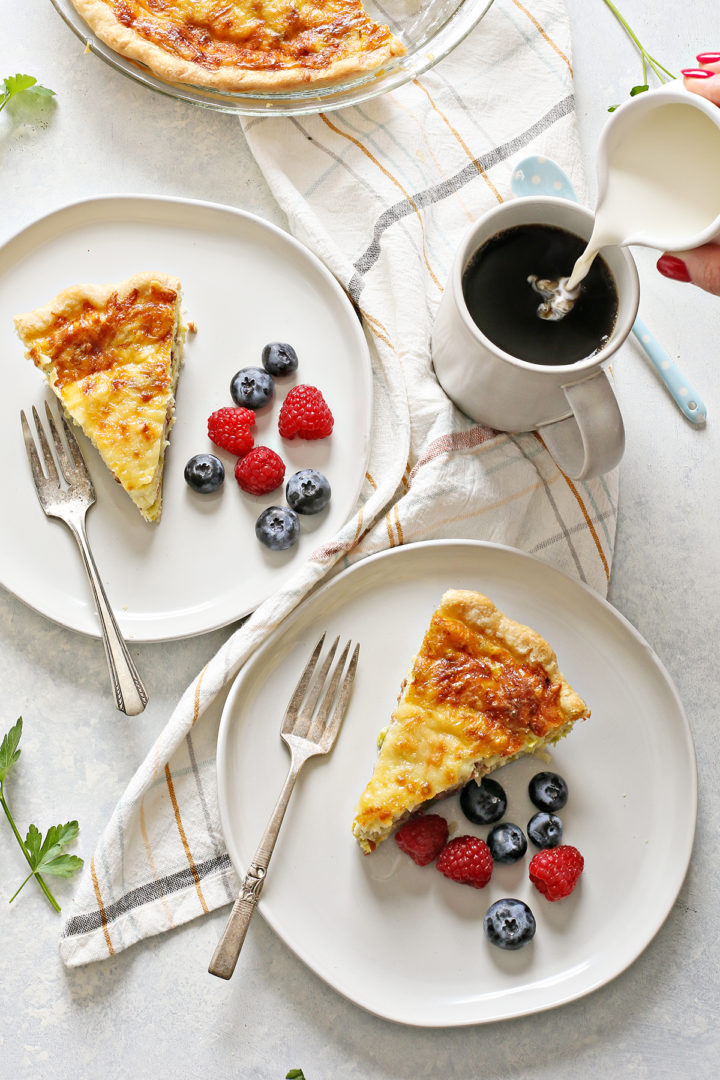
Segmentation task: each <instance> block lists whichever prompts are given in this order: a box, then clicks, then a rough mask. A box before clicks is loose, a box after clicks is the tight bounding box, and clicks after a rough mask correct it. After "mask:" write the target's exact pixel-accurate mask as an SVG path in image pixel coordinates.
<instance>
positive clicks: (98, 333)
mask: <svg viewBox="0 0 720 1080" xmlns="http://www.w3.org/2000/svg"><path fill="white" fill-rule="evenodd" d="M176 300H177V293H176V292H175V291H173V290H172V289H168V288H165V287H163V286H161V285H158V284H154V283H153V284H151V285H150V286H149V287H148V288H147V289H146V290H144V291H143V293H142V295H140V293H139V290H138V289H132V290H131V291H130V292H129V293H126V294H125V295H124V296H122V297H121V298H119V297H118V294H117V293H116V292H114V293H111V295H110V297H109V298H108V300H107V302H106V303H105V304H103V305H102V306H99V305H97V304H94V303H92V302H91V301H90V300H83V301H82V302H81V303H80V304H79V305H78V306H77V307H76V308H75V309H74V310H72V311H70V312H67V313H66V312H59V313H57V315H56V316H55V319H54V322H53V323H52V325H51V326H49V327H46V328H43V330H42V332H41V333H40V334H39V335H38V336H37V340H36V341H34V342H32V343H28V344H29V352H30V355H31V356H32V358H33V360H34V361H35V363H36V364H38V366H45V365H46V364H47V362H48V360H49V361H50V362H51V364H52V365H53V367H54V370H55V385H56V386H57V388H58V390H62V389H63V388H64V387H66V386H67V385H68V384H70V383H75V382H79V381H81V380H83V379H85V378H86V377H87V376H89V375H95V374H97V373H98V372H103V371H108V370H111V369H113V368H115V369H119V368H120V367H122V366H123V365H124V364H127V362H128V359H129V356H128V354H129V353H130V354H133V357H136V356H137V353H138V351H141V350H145V349H148V350H150V351H155V350H157V349H158V347H160V353H161V362H159V363H158V364H157V366H156V379H155V380H151V381H150V382H149V383H146V385H145V386H144V387H143V391H142V396H143V399H144V400H151V399H152V397H154V396H155V394H156V393H158V392H162V391H164V390H165V389H166V387H167V384H168V365H167V363H165V362H162V361H163V360H164V356H162V354H164V352H165V349H163V348H162V346H163V344H165V345H166V347H167V350H169V349H170V348H171V347H172V343H173V334H174V330H175V303H176ZM41 355H42V362H40V356H41Z"/></svg>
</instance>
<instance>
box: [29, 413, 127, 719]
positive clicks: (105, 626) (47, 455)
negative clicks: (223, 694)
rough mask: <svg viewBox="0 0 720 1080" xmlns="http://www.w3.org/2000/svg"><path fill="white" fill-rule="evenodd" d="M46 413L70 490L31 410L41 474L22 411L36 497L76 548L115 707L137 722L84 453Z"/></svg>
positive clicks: (66, 432)
mask: <svg viewBox="0 0 720 1080" xmlns="http://www.w3.org/2000/svg"><path fill="white" fill-rule="evenodd" d="M45 411H46V413H47V419H48V424H49V425H50V432H51V434H52V440H53V444H54V446H55V453H56V454H57V459H58V464H59V466H60V471H61V472H62V475H63V478H64V479H65V482H66V484H67V487H63V486H62V484H61V483H60V477H59V475H58V471H57V467H56V465H55V461H54V459H53V456H52V452H51V450H50V446H49V444H48V440H47V437H46V435H45V429H44V428H43V426H42V423H41V421H40V417H39V416H38V413H37V409H36V408H35V406H34V405H33V410H32V412H33V419H34V420H35V428H36V430H37V436H38V442H39V443H40V449H41V451H42V456H43V461H44V462H45V472H43V467H42V465H41V464H40V458H39V456H38V452H37V450H36V448H35V441H34V439H33V437H32V434H31V433H30V426H29V424H28V422H27V419H26V417H25V413H24V412H23V410H22V409H21V410H20V423H21V424H22V430H23V436H24V438H25V449H26V450H27V455H28V460H29V462H30V468H31V469H32V475H33V480H34V481H35V490H36V491H37V497H38V500H39V502H40V505H41V506H42V508H43V510H44V511H45V513H46V514H47V516H48V517H54V518H59V519H60V520H61V521H63V522H64V523H65V524H66V525H67V527H68V528H69V529H70V532H71V533H72V534H73V536H74V537H75V539H76V540H77V542H78V546H79V548H80V551H81V553H82V557H83V563H84V565H85V570H86V571H87V576H88V578H89V581H90V586H91V588H92V593H93V597H94V599H95V606H96V608H97V613H98V617H99V619H100V628H101V630H102V639H103V645H104V646H105V656H106V658H107V662H108V667H109V669H110V675H111V678H112V685H113V692H114V694H115V704H116V705H117V707H118V709H120V711H121V712H124V713H125V714H126V715H127V716H137V715H138V713H141V712H142V711H143V709H144V708H145V706H146V705H147V700H148V696H147V693H146V692H145V687H144V686H143V684H142V681H141V679H140V676H139V675H138V673H137V669H136V667H135V664H134V663H133V661H132V657H131V656H130V653H129V652H128V650H127V645H126V644H125V642H124V641H123V639H122V636H121V634H120V631H119V630H118V626H117V623H116V622H115V616H114V615H113V613H112V610H111V608H110V604H109V603H108V598H107V596H106V595H105V590H104V588H103V586H102V582H101V581H100V577H99V575H98V571H97V567H96V565H95V560H94V559H93V557H92V553H91V551H90V546H89V544H88V539H87V535H86V533H85V515H86V513H87V511H88V509H89V507H91V506H92V505H93V503H94V502H95V488H94V486H93V482H92V480H91V479H90V473H89V472H88V470H87V466H86V465H85V462H84V460H83V456H82V453H81V452H80V447H79V446H78V444H77V441H76V439H75V436H74V435H73V433H72V432H71V430H70V428H69V427H68V424H67V422H66V420H65V417H64V416H62V414H61V415H60V420H61V422H62V427H63V431H64V433H65V439H66V442H67V445H68V450H69V451H70V453H69V454H68V452H67V451H66V450H65V447H64V446H63V444H62V440H61V439H60V434H59V432H58V429H57V425H56V423H55V419H54V417H53V414H52V412H51V411H50V406H49V405H48V403H47V401H46V402H45ZM45 473H47V475H45Z"/></svg>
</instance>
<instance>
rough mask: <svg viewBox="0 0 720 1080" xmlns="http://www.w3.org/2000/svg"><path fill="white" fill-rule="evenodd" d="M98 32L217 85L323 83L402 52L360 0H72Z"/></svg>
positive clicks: (162, 68)
mask: <svg viewBox="0 0 720 1080" xmlns="http://www.w3.org/2000/svg"><path fill="white" fill-rule="evenodd" d="M73 3H74V5H75V7H76V8H77V10H78V11H79V12H80V14H81V15H82V16H83V18H84V19H85V20H86V22H87V23H88V24H89V25H90V26H91V27H92V28H93V30H95V32H96V33H97V34H98V36H99V37H100V38H101V39H102V40H103V41H105V42H106V43H107V44H109V45H110V46H111V47H112V48H114V49H116V50H117V51H118V52H121V53H123V54H125V55H127V56H130V57H131V58H133V59H136V60H141V61H142V62H143V63H145V64H147V65H148V67H150V68H151V70H152V71H154V72H155V73H156V74H158V75H159V76H160V77H161V78H168V79H172V80H174V81H179V82H194V83H196V84H198V85H207V86H215V87H217V88H222V89H229V90H232V89H260V90H262V89H274V88H284V87H289V86H293V85H298V84H302V83H315V84H318V83H327V82H332V81H335V80H337V79H340V78H344V77H346V76H350V75H353V74H359V73H362V72H363V71H365V70H367V69H370V68H373V67H377V66H379V65H380V64H381V63H383V62H384V61H385V60H387V59H389V58H390V57H391V56H393V55H397V54H401V53H403V52H404V51H405V49H404V47H403V45H402V44H401V42H400V41H399V40H398V39H397V38H396V37H395V36H394V35H393V34H392V33H391V31H390V30H389V29H388V27H387V26H380V25H378V24H377V23H375V22H374V21H373V20H372V19H371V18H370V17H369V16H368V15H367V13H366V12H365V10H364V9H363V6H362V3H361V0H231V2H227V3H226V2H219V0H73Z"/></svg>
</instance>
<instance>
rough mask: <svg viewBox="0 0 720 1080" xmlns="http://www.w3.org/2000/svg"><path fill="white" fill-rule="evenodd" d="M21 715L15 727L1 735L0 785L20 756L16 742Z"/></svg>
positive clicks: (20, 728) (19, 732) (20, 733)
mask: <svg viewBox="0 0 720 1080" xmlns="http://www.w3.org/2000/svg"><path fill="white" fill-rule="evenodd" d="M22 727H23V722H22V716H21V717H20V718H19V719H18V722H17V724H15V727H11V728H10V730H9V731H8V733H7V735H4V736H3V741H2V742H1V743H0V787H2V783H3V781H4V779H5V777H6V776H7V774H8V773H9V772H10V770H11V769H12V767H13V765H14V764H15V762H16V761H17V759H18V758H19V757H20V751H19V750H18V743H19V742H20V736H21V735H22Z"/></svg>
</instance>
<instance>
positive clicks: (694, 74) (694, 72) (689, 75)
mask: <svg viewBox="0 0 720 1080" xmlns="http://www.w3.org/2000/svg"><path fill="white" fill-rule="evenodd" d="M680 74H681V75H684V76H685V78H686V79H712V77H713V75H714V74H715V72H714V71H706V70H705V68H683V70H682V71H681V72H680Z"/></svg>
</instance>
